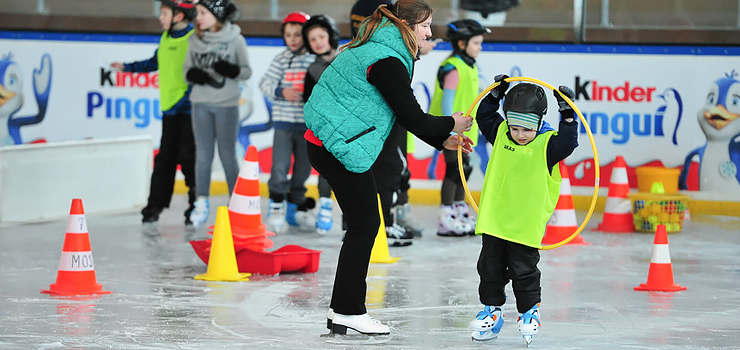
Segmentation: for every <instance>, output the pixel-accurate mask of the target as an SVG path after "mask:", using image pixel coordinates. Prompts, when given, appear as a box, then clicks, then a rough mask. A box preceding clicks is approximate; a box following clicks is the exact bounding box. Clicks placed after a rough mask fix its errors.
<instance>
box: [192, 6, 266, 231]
mask: <svg viewBox="0 0 740 350" xmlns="http://www.w3.org/2000/svg"><path fill="white" fill-rule="evenodd" d="M196 9H197V12H198V17H196V29H195V32H196V35H193V36H191V37H190V48H189V49H188V55H187V57H186V58H185V64H184V70H185V72H187V73H185V77H186V79H187V80H188V81H189V82H191V83H192V84H194V85H193V93H192V94H191V96H190V98H191V100H192V101H193V132H194V134H195V145H196V152H197V153H196V157H195V161H196V164H195V174H196V176H195V180H196V182H197V185H196V194H197V199H196V201H195V209H193V213H192V214H191V215H190V219H191V220H192V221H193V225H195V226H196V227H200V226H202V225H203V224H205V222H206V221H207V220H208V215H209V207H210V202H209V199H208V197H209V195H210V189H211V166H212V165H213V153H214V144H215V143H218V155H219V157H220V159H221V164H223V167H224V174H225V175H226V183H227V185H228V187H229V193H233V192H234V185H235V184H236V178H237V177H238V175H239V165H238V163H237V158H236V135H237V130H238V129H239V128H238V120H239V97H240V95H241V91H240V90H239V81H240V80H246V79H249V77H250V76H251V75H252V69H251V68H250V66H249V59H248V57H247V43H246V41H245V40H244V37H243V36H242V35H241V28H239V26H237V25H235V24H233V23H232V21H233V20H235V19H236V18H237V17H238V16H239V10H238V9H237V7H236V5H235V4H234V3H233V2H231V1H230V0H200V2H198V5H197V7H196Z"/></svg>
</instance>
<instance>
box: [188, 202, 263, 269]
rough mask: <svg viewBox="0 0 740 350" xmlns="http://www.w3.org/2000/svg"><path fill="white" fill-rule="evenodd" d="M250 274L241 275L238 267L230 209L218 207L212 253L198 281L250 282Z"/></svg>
mask: <svg viewBox="0 0 740 350" xmlns="http://www.w3.org/2000/svg"><path fill="white" fill-rule="evenodd" d="M251 275H252V274H250V273H240V272H239V267H238V266H237V265H236V252H235V251H234V238H233V237H231V224H230V223H229V208H228V207H225V206H221V207H218V210H217V211H216V225H214V227H213V241H211V253H210V256H209V257H208V270H206V273H204V274H200V275H197V276H195V279H197V280H205V281H230V282H234V281H249V278H248V277H249V276H251Z"/></svg>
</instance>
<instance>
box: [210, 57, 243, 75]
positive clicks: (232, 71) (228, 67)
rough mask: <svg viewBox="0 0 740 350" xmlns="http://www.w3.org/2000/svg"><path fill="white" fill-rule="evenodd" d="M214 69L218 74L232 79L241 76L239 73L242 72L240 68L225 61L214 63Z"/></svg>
mask: <svg viewBox="0 0 740 350" xmlns="http://www.w3.org/2000/svg"><path fill="white" fill-rule="evenodd" d="M213 69H214V70H215V71H216V73H218V74H221V75H223V76H225V77H227V78H231V79H234V78H236V76H237V75H239V72H240V71H241V69H240V68H239V66H237V65H235V64H232V63H229V62H226V61H223V60H220V61H218V62H216V63H214V64H213Z"/></svg>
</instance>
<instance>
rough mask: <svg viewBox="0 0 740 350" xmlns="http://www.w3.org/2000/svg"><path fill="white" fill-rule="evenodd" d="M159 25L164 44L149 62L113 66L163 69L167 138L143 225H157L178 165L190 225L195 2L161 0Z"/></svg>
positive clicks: (161, 83)
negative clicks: (187, 66) (189, 70)
mask: <svg viewBox="0 0 740 350" xmlns="http://www.w3.org/2000/svg"><path fill="white" fill-rule="evenodd" d="M161 2H162V4H161V6H160V12H159V23H160V24H161V25H162V28H163V29H164V33H162V37H161V38H160V39H159V47H160V48H161V47H164V48H165V49H164V50H159V48H158V49H157V50H156V51H154V56H153V57H151V58H149V59H148V60H143V61H138V62H132V63H121V62H113V63H111V67H112V68H114V69H119V70H121V71H124V72H134V73H140V72H154V71H159V102H160V106H161V109H162V138H161V139H160V141H159V153H157V156H156V157H154V170H153V171H152V179H151V184H150V186H149V200H148V201H147V204H146V207H144V209H142V210H141V215H142V216H143V218H142V219H141V222H143V223H154V222H157V221H158V220H159V214H161V213H162V211H163V210H164V208H168V207H169V206H170V201H171V200H172V191H173V188H174V186H175V173H176V172H177V165H178V164H179V165H180V171H181V172H182V174H183V175H184V176H185V185H186V186H188V188H189V190H188V203H189V204H190V205H189V206H188V209H187V210H185V225H186V226H190V225H192V222H191V221H190V213H191V211H192V210H193V203H194V202H195V141H194V140H193V127H192V120H191V108H192V106H191V104H190V90H191V88H190V86H189V85H188V83H187V82H186V81H185V79H184V78H183V68H182V64H183V61H185V54H186V52H187V51H188V37H190V35H191V34H193V25H192V24H191V23H190V21H192V20H193V19H194V18H195V5H194V4H193V2H192V1H191V0H161Z"/></svg>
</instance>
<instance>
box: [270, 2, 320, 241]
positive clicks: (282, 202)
mask: <svg viewBox="0 0 740 350" xmlns="http://www.w3.org/2000/svg"><path fill="white" fill-rule="evenodd" d="M309 17H310V16H309V15H307V14H306V13H304V12H300V11H297V12H292V13H289V14H288V15H287V16H285V18H284V19H283V22H282V25H281V27H280V31H281V33H282V35H283V40H284V41H285V46H286V48H285V50H284V51H282V52H280V53H279V54H278V55H277V56H275V58H274V59H273V60H272V63H270V68H268V69H267V73H265V75H264V76H263V77H262V80H261V81H260V84H259V86H260V90H262V94H264V95H265V97H267V98H268V99H270V100H271V101H272V125H273V127H274V128H275V134H274V136H273V139H272V168H271V169H270V180H268V182H267V187H268V188H269V190H270V210H269V212H268V214H267V219H268V220H267V223H268V228H269V229H271V230H272V231H274V232H277V233H283V232H286V231H287V230H288V225H291V226H298V227H299V228H301V229H302V230H316V218H315V217H312V216H311V215H309V213H308V210H309V209H313V208H314V207H315V206H316V201H315V200H314V199H313V198H306V180H307V179H308V176H309V175H311V164H310V163H309V162H308V157H307V156H306V142H305V140H304V139H303V133H305V132H306V122H305V121H304V120H303V103H304V102H303V96H302V94H303V84H304V81H305V77H306V70H307V69H308V66H310V65H311V63H313V61H314V59H315V58H316V56H314V55H312V54H311V53H310V52H308V50H306V46H305V44H306V43H304V42H303V34H302V29H303V24H304V23H306V21H307V20H308V19H309ZM291 156H293V159H294V163H293V174H292V175H291V177H290V179H289V178H288V171H289V168H290V163H291Z"/></svg>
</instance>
